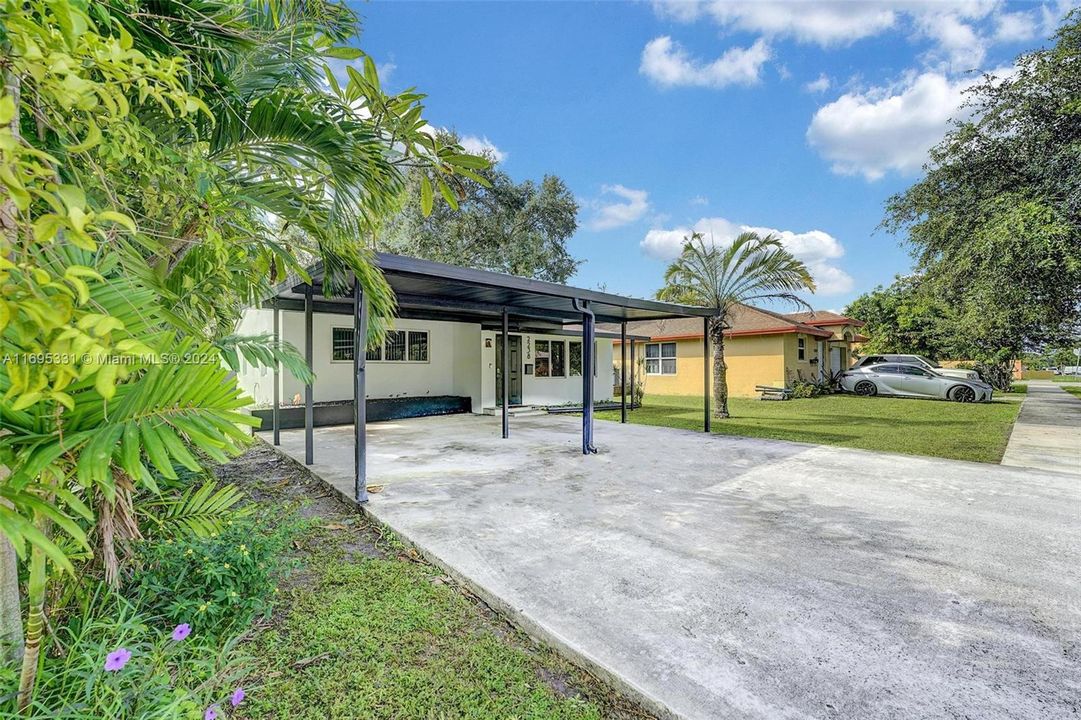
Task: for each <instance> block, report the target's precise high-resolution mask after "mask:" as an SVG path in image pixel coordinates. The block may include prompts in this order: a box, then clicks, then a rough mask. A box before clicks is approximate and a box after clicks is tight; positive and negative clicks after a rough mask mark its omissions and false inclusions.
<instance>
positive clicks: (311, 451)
mask: <svg viewBox="0 0 1081 720" xmlns="http://www.w3.org/2000/svg"><path fill="white" fill-rule="evenodd" d="M312 293H313V290H312V286H311V285H305V286H304V362H306V363H307V364H308V372H314V369H313V362H312V305H313V300H312ZM313 393H314V389H313V388H312V381H311V380H308V382H307V383H305V384H304V464H305V465H311V464H312V463H314V462H315V439H314V437H313V436H314V432H313V430H312V426H313V422H314V417H315V415H314V413H315V411H314V409H313V408H312V403H313V402H314V396H313Z"/></svg>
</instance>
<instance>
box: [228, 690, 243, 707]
mask: <svg viewBox="0 0 1081 720" xmlns="http://www.w3.org/2000/svg"><path fill="white" fill-rule="evenodd" d="M229 702H231V703H232V704H233V707H236V706H237V705H239V704H240V703H242V702H244V688H237V689H236V690H234V691H233V694H232V695H230V696H229Z"/></svg>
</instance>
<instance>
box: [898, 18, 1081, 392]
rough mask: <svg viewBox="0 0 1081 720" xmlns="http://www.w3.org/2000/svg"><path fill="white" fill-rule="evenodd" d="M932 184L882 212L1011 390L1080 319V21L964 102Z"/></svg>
mask: <svg viewBox="0 0 1081 720" xmlns="http://www.w3.org/2000/svg"><path fill="white" fill-rule="evenodd" d="M966 115H968V116H970V118H971V119H968V120H965V121H963V122H959V123H957V124H956V126H955V127H954V128H953V129H951V130H950V132H949V133H948V134H947V135H946V137H945V138H944V139H943V140H942V142H940V143H939V144H938V145H937V146H936V147H935V148H934V149H932V151H931V155H930V162H929V164H928V166H927V173H926V175H925V177H924V178H923V179H922V180H920V181H919V182H917V183H916V184H914V185H913V186H912V187H910V188H909V189H908V190H906V191H905V192H903V193H900V194H898V195H896V196H894V197H893V198H891V199H890V200H889V202H888V204H887V206H886V218H885V221H884V225H885V227H886V228H887V229H889V230H891V231H894V232H897V233H901V234H903V235H904V236H905V237H906V239H907V242H908V243H909V244H910V246H911V248H912V252H913V254H914V256H915V258H916V262H917V271H918V272H920V273H921V275H922V276H923V282H922V288H921V292H926V293H927V294H928V295H929V296H930V297H932V298H933V299H934V301H935V302H937V303H939V304H941V305H943V306H945V307H948V308H949V309H950V313H951V314H952V316H953V320H954V321H953V322H951V324H950V333H951V335H952V339H953V342H954V343H955V344H956V345H957V347H958V349H959V352H960V353H961V354H963V355H965V356H967V357H970V358H973V359H976V360H978V361H981V362H983V363H984V364H985V365H986V366H988V370H989V372H988V377H989V378H990V379H991V380H992V381H993V382H995V384H996V385H998V386H999V387H1002V386H1004V385H1006V384H1008V383H1009V379H1010V376H1009V373H1008V368H1009V366H1010V364H1011V360H1013V359H1014V358H1017V357H1019V356H1020V355H1021V354H1022V352H1023V351H1024V350H1026V349H1028V348H1031V347H1035V346H1040V345H1043V344H1044V343H1046V342H1049V341H1051V342H1053V341H1055V340H1056V339H1061V338H1063V336H1065V335H1067V334H1069V333H1070V332H1071V331H1072V328H1073V327H1074V326H1075V325H1076V323H1077V321H1078V319H1079V317H1081V163H1079V162H1078V147H1079V146H1081V10H1075V11H1073V12H1072V13H1071V14H1070V15H1068V16H1067V18H1066V20H1065V21H1064V24H1063V25H1062V27H1061V28H1060V29H1059V31H1058V32H1057V34H1056V36H1055V43H1054V45H1053V46H1052V47H1049V48H1046V49H1041V50H1038V51H1036V52H1033V53H1030V54H1027V55H1023V56H1021V57H1020V58H1018V60H1017V62H1016V64H1015V68H1014V71H1013V72H1012V73H1011V74H1008V75H1006V76H1004V77H987V78H985V79H984V80H983V81H982V82H981V83H979V84H977V85H975V86H974V87H973V88H972V89H971V90H970V91H969V99H968V107H967V108H966Z"/></svg>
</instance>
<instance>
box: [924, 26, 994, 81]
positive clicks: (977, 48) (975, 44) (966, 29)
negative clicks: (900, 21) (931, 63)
mask: <svg viewBox="0 0 1081 720" xmlns="http://www.w3.org/2000/svg"><path fill="white" fill-rule="evenodd" d="M919 27H920V32H921V33H922V34H923V35H925V36H926V37H929V38H931V39H932V40H934V41H935V42H936V49H935V50H934V51H932V52H931V53H930V55H929V56H930V58H931V59H935V58H938V57H941V58H943V59H945V60H947V61H948V62H949V63H950V69H951V70H953V71H954V72H958V71H961V72H964V71H966V70H973V69H978V68H979V67H980V63H982V62H983V59H984V57H985V56H986V55H987V45H988V42H987V40H986V39H984V38H983V37H982V36H980V34H979V33H978V32H976V29H975V28H974V27H973V26H972V25H971V24H970V23H968V22H965V21H963V20H962V19H961V17H960V16H959V15H956V14H953V13H927V14H925V15H922V16H921V17H920V19H919Z"/></svg>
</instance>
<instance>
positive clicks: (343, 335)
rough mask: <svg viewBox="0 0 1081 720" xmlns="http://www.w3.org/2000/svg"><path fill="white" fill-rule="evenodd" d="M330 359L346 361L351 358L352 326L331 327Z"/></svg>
mask: <svg viewBox="0 0 1081 720" xmlns="http://www.w3.org/2000/svg"><path fill="white" fill-rule="evenodd" d="M330 332H331V336H330V343H331V346H330V359H331V360H333V361H335V362H347V361H351V360H352V359H353V328H331V331H330Z"/></svg>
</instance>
